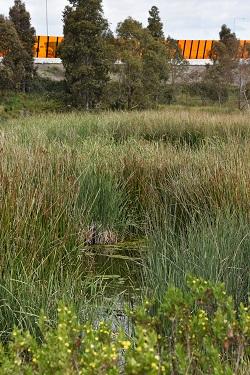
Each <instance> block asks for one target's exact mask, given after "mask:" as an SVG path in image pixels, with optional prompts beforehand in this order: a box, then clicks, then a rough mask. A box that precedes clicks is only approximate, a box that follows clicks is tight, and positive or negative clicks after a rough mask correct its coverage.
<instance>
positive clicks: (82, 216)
mask: <svg viewBox="0 0 250 375" xmlns="http://www.w3.org/2000/svg"><path fill="white" fill-rule="evenodd" d="M249 146H250V127H249V117H248V116H247V115H244V114H240V113H220V112H215V111H214V110H210V111H207V112H206V111H205V112H204V111H203V112H201V111H200V110H199V109H192V110H186V109H183V108H179V107H178V108H170V109H169V110H163V111H159V112H154V111H149V112H142V113H139V112H138V113H137V112H135V113H102V114H79V113H72V114H67V115H65V114H61V115H54V114H51V115H48V116H47V117H46V118H44V117H29V118H23V119H20V120H12V121H9V122H6V123H4V124H1V125H0V153H1V159H0V182H1V191H0V194H1V195H0V212H1V215H0V227H1V232H0V248H1V254H0V271H1V273H0V286H1V289H2V292H1V305H2V308H1V314H2V317H1V319H0V320H1V327H0V330H1V331H2V333H3V334H5V333H6V332H7V331H9V330H11V329H12V326H13V324H20V325H23V326H25V327H27V326H28V328H30V327H32V329H34V330H35V323H34V321H35V319H34V317H36V316H37V315H38V314H39V311H40V309H41V308H43V309H44V310H45V311H46V314H48V315H50V316H51V319H53V316H54V315H53V314H54V311H55V306H56V304H57V301H58V300H60V299H65V300H66V302H73V303H74V304H75V305H76V306H77V307H76V310H77V311H78V312H79V314H80V315H81V316H83V315H84V314H87V313H86V311H87V310H88V307H89V306H90V305H91V304H89V303H88V300H91V301H94V302H93V304H92V305H93V306H95V309H94V310H95V311H97V310H96V309H97V307H96V306H97V305H99V306H104V305H105V303H106V302H107V300H106V298H107V295H105V289H106V288H107V285H108V284H110V280H111V281H112V280H116V279H115V277H116V276H117V275H118V277H119V272H120V270H119V269H118V270H117V272H115V270H112V274H113V276H114V277H113V278H112V275H110V279H109V278H108V280H109V281H108V283H107V282H106V281H107V277H104V275H105V272H104V273H102V274H98V271H97V270H95V268H94V267H93V257H90V256H89V255H88V249H87V247H86V236H87V233H88V231H89V228H90V227H91V225H93V224H94V225H95V226H96V227H97V228H98V230H99V231H100V232H105V231H110V232H111V233H113V234H114V236H115V238H116V239H117V240H118V241H119V242H124V241H128V240H135V239H140V238H146V239H147V243H148V250H147V252H146V255H145V254H144V253H143V254H142V263H141V266H140V267H141V274H142V280H141V283H142V284H141V285H142V288H141V293H149V294H152V292H153V291H156V292H157V293H158V295H159V298H160V296H161V290H162V289H165V287H166V284H168V283H170V282H171V283H174V284H176V285H178V286H181V285H182V284H183V283H184V279H185V276H186V274H187V273H193V274H194V275H197V276H202V277H205V278H208V279H211V280H213V281H224V282H225V284H226V287H227V289H228V290H229V292H230V293H232V294H233V295H234V297H235V300H236V301H237V302H239V301H242V300H246V299H247V295H248V291H249V272H248V269H249V257H250V255H249V245H250V242H249V241H250V240H249V221H250V204H249V202H250V169H249V165H250V147H249ZM121 262H123V260H121ZM126 267H127V278H128V280H129V283H125V285H124V284H122V283H121V288H120V290H119V292H117V293H118V295H119V293H121V294H123V293H125V292H126V291H127V289H128V284H129V285H130V286H131V285H132V286H133V283H134V280H133V279H135V278H137V276H134V275H133V274H132V271H131V270H132V267H131V263H130V262H129V260H126ZM107 274H108V272H106V275H107ZM103 280H106V281H103ZM137 293H140V292H137ZM110 298H111V296H110ZM110 298H108V303H107V304H108V305H109V306H110V305H111V306H113V305H112V304H111V303H110V301H109V300H110ZM112 299H113V300H114V301H115V303H116V302H117V296H116V293H113V294H112ZM118 299H119V298H118ZM105 301H106V302H105ZM92 305H91V306H92ZM91 311H92V312H93V309H92V310H91ZM94 315H95V314H94V313H93V316H94ZM88 316H89V315H88Z"/></svg>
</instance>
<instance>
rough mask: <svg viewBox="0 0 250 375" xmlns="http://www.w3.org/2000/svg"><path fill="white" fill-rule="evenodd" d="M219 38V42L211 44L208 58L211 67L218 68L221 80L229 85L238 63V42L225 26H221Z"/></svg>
mask: <svg viewBox="0 0 250 375" xmlns="http://www.w3.org/2000/svg"><path fill="white" fill-rule="evenodd" d="M219 36H220V40H219V41H216V42H214V43H213V47H212V50H211V53H210V58H211V60H212V62H213V65H215V66H217V67H219V74H221V75H222V76H221V78H222V79H223V80H224V81H225V82H226V83H230V82H232V80H233V71H234V69H235V68H237V65H238V62H239V52H240V42H239V40H238V39H237V37H236V35H235V33H232V32H231V29H230V28H229V27H227V26H226V25H222V27H221V30H220V33H219Z"/></svg>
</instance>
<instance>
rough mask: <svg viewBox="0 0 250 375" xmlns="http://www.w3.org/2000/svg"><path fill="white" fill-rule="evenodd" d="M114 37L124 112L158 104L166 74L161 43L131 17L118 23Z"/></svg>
mask: <svg viewBox="0 0 250 375" xmlns="http://www.w3.org/2000/svg"><path fill="white" fill-rule="evenodd" d="M117 36H118V50H119V60H120V64H118V65H116V76H117V77H118V82H119V101H120V102H122V103H124V107H125V108H127V109H133V108H145V107H149V106H154V105H155V104H157V103H160V102H161V101H162V98H163V96H164V92H165V89H166V81H167V79H168V71H169V70H168V61H167V58H166V49H165V45H164V43H162V41H159V40H157V39H154V38H153V37H152V35H151V33H150V32H149V30H148V29H145V28H143V26H142V24H141V23H140V22H138V21H136V20H134V19H132V18H127V19H126V20H125V21H124V22H121V23H119V24H118V27H117Z"/></svg>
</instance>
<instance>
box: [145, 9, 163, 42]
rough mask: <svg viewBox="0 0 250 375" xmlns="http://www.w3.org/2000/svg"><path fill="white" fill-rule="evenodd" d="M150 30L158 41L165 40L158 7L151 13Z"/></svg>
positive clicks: (149, 19) (151, 10)
mask: <svg viewBox="0 0 250 375" xmlns="http://www.w3.org/2000/svg"><path fill="white" fill-rule="evenodd" d="M148 30H149V31H150V33H151V35H152V36H153V37H154V38H156V39H164V32H163V23H162V22H161V18H160V12H159V9H158V8H157V7H156V6H153V7H152V8H151V9H150V11H149V18H148Z"/></svg>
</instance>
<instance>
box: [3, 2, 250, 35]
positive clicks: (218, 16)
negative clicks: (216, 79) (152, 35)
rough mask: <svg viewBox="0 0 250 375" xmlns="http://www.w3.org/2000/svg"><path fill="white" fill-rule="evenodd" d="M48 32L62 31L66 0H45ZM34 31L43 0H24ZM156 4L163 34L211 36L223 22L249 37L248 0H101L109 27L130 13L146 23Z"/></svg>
mask: <svg viewBox="0 0 250 375" xmlns="http://www.w3.org/2000/svg"><path fill="white" fill-rule="evenodd" d="M47 1H48V15H49V34H50V35H62V20H61V19H62V11H63V9H64V6H65V5H66V4H67V3H68V1H67V0H47ZM13 3H14V0H0V14H4V15H6V16H7V15H8V10H9V7H10V6H11V5H12V4H13ZM25 3H26V7H27V9H28V10H29V12H30V13H31V17H32V22H33V25H34V26H35V28H36V32H37V35H39V34H40V35H45V34H46V22H45V20H46V17H45V14H46V12H45V9H46V6H45V4H46V0H26V1H25ZM152 5H157V6H158V7H159V9H160V12H161V18H162V21H163V23H164V31H165V34H166V35H171V36H172V37H173V38H176V39H215V38H217V37H218V32H219V29H220V26H221V25H222V24H223V23H226V24H227V25H228V26H230V27H231V28H232V29H233V30H234V31H236V34H237V36H238V37H239V38H241V39H250V1H249V0H171V1H168V0H104V1H103V8H104V14H105V17H106V18H107V19H108V20H109V23H110V26H111V29H112V30H115V29H116V25H117V23H118V22H119V21H122V20H124V19H125V18H126V17H128V16H131V17H133V18H135V19H137V20H139V21H141V22H143V23H144V24H146V23H147V17H148V10H149V9H150V7H151V6H152Z"/></svg>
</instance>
